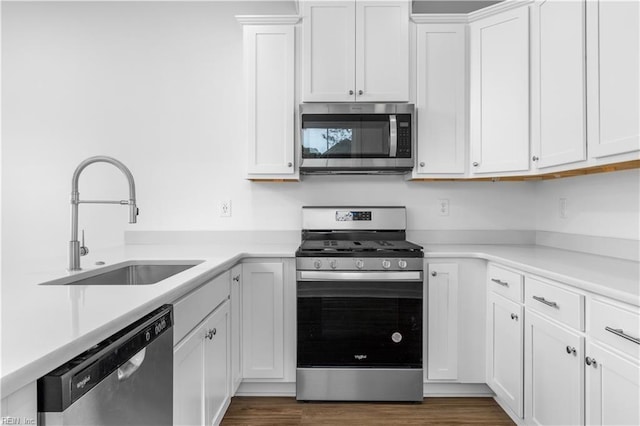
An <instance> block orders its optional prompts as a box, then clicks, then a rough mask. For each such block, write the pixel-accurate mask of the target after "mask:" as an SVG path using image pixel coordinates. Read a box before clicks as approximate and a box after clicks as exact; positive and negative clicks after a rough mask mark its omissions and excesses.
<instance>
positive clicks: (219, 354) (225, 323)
mask: <svg viewBox="0 0 640 426" xmlns="http://www.w3.org/2000/svg"><path fill="white" fill-rule="evenodd" d="M206 331H207V341H206V342H205V359H206V365H205V369H204V371H205V401H206V402H205V406H206V407H207V423H206V424H208V425H217V424H220V422H221V421H222V417H224V413H225V411H226V409H227V407H228V405H229V402H230V401H231V400H230V394H229V382H230V371H231V365H230V363H229V355H230V354H229V303H225V304H224V305H222V306H221V307H220V308H218V309H216V310H215V312H214V313H213V314H212V315H211V316H210V317H209V319H208V320H207V330H206Z"/></svg>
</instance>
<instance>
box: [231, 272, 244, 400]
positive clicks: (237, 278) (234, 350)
mask: <svg viewBox="0 0 640 426" xmlns="http://www.w3.org/2000/svg"><path fill="white" fill-rule="evenodd" d="M241 343H242V265H236V266H234V267H233V268H232V269H231V395H234V394H235V393H236V391H237V390H238V387H239V386H240V383H241V382H242V345H241Z"/></svg>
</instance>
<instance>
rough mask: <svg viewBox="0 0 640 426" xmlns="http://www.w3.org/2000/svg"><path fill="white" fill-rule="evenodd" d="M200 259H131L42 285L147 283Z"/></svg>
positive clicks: (175, 272)
mask: <svg viewBox="0 0 640 426" xmlns="http://www.w3.org/2000/svg"><path fill="white" fill-rule="evenodd" d="M202 262H203V261H202V260H178V261H164V260H163V261H145V260H132V261H127V262H122V263H117V264H114V265H110V266H106V267H104V268H100V269H96V270H93V271H87V272H86V273H80V274H76V275H73V276H70V277H65V278H61V279H59V280H54V281H49V282H45V283H42V285H149V284H156V283H158V282H160V281H162V280H164V279H167V278H169V277H171V276H173V275H176V274H179V273H180V272H183V271H186V270H187V269H189V268H192V267H194V266H196V265H198V264H199V263H202Z"/></svg>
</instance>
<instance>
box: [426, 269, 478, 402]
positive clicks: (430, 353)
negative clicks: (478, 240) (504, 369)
mask: <svg viewBox="0 0 640 426" xmlns="http://www.w3.org/2000/svg"><path fill="white" fill-rule="evenodd" d="M434 260H435V259H434ZM485 269H486V266H485V262H484V261H481V260H477V259H455V258H450V259H444V258H443V259H437V260H436V262H432V261H431V260H428V261H427V262H426V265H425V274H426V278H425V284H424V285H425V292H424V333H425V335H424V352H423V354H424V371H425V383H427V384H428V385H427V388H426V389H427V390H426V391H427V392H430V391H431V390H433V391H434V393H438V391H437V390H435V389H437V386H439V384H450V383H464V384H473V383H481V384H483V383H485V381H486V380H485V357H484V355H485V338H484V330H485V322H486V320H485V305H484V304H483V303H478V301H479V300H485V299H486V290H485V287H484V286H483V285H482V284H483V282H482V281H483V278H482V277H483V276H484V272H485ZM478 277H480V282H478ZM432 385H433V386H432Z"/></svg>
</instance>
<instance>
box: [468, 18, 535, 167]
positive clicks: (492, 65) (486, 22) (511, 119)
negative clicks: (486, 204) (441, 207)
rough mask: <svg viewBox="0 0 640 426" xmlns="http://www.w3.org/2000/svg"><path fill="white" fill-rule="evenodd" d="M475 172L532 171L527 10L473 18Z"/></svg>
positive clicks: (472, 128)
mask: <svg viewBox="0 0 640 426" xmlns="http://www.w3.org/2000/svg"><path fill="white" fill-rule="evenodd" d="M469 29H470V71H469V72H470V88H469V90H470V124H469V125H470V144H471V173H472V174H476V173H494V172H519V171H528V170H529V9H528V8H527V7H520V8H518V9H514V10H510V11H507V12H504V13H500V14H499V15H494V16H490V17H488V18H483V19H481V20H478V21H475V22H472V23H471V24H470V25H469Z"/></svg>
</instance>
